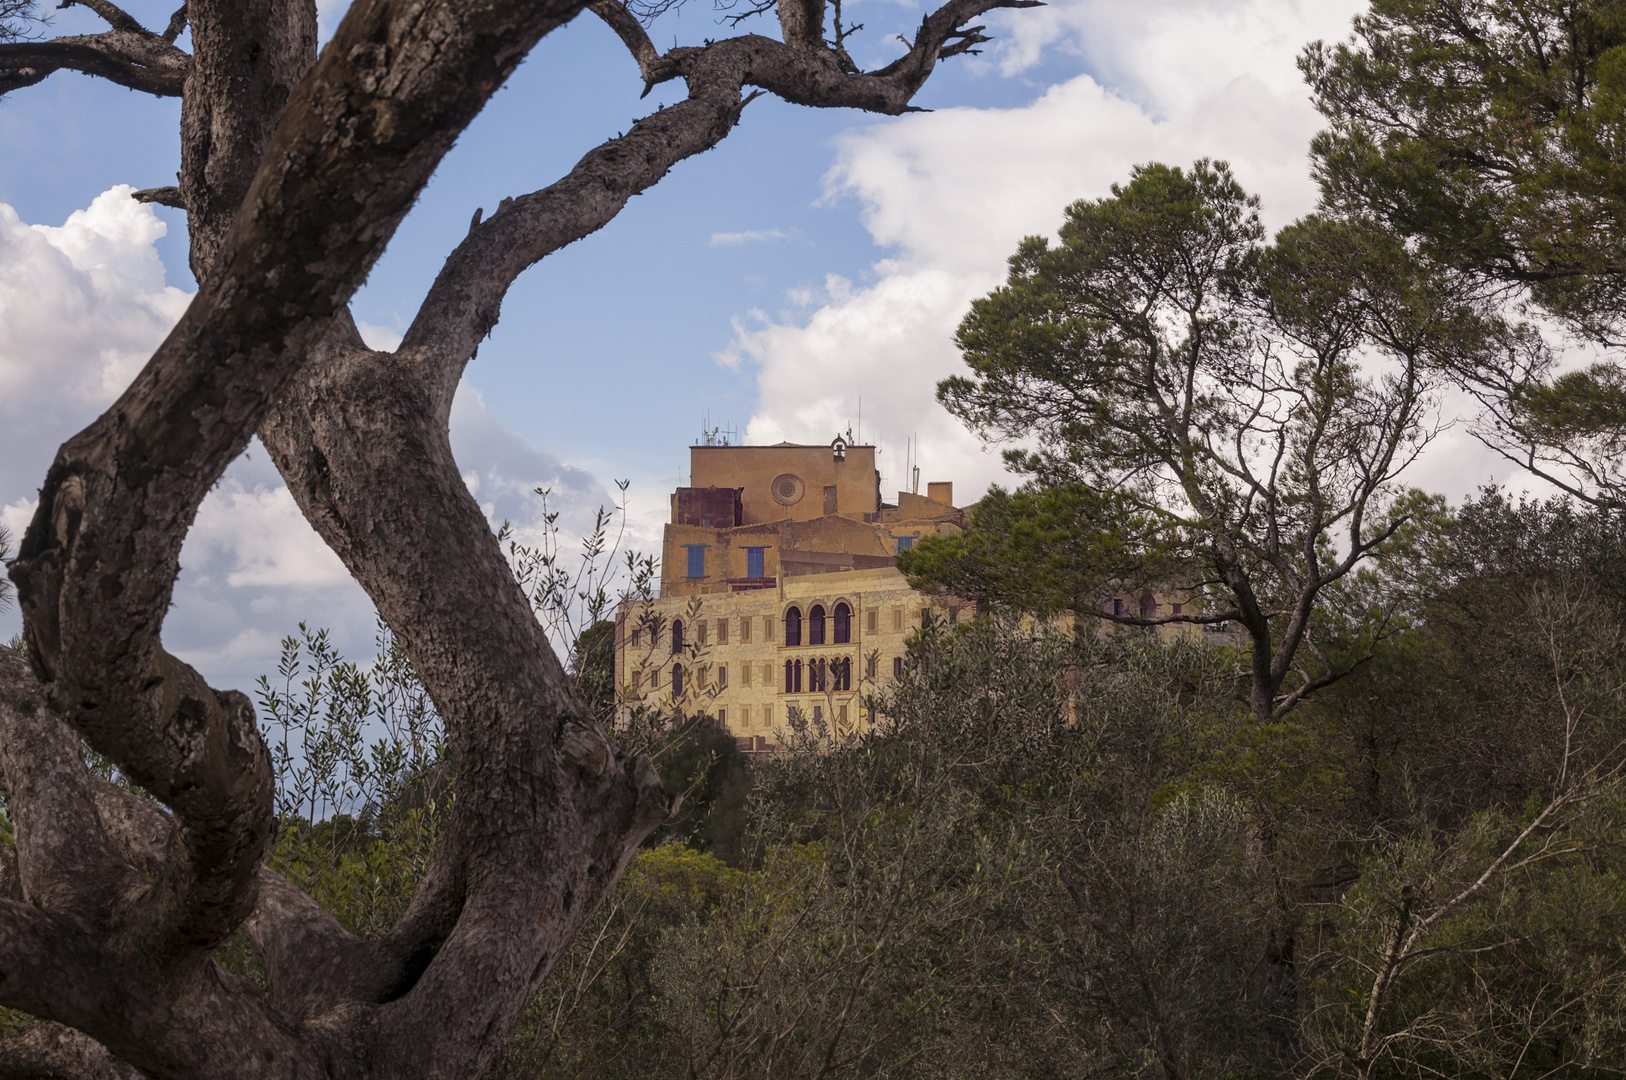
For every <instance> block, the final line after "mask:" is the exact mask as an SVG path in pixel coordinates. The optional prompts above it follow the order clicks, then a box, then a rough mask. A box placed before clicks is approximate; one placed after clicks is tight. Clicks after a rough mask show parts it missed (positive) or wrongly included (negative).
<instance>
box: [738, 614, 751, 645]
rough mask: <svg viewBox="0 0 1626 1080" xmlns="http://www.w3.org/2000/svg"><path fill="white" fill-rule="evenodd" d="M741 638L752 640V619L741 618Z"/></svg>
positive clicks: (742, 639)
mask: <svg viewBox="0 0 1626 1080" xmlns="http://www.w3.org/2000/svg"><path fill="white" fill-rule="evenodd" d="M740 640H741V641H750V640H751V620H750V619H741V620H740Z"/></svg>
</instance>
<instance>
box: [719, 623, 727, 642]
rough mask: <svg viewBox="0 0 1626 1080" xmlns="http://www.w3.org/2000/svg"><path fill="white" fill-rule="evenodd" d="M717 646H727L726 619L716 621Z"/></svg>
mask: <svg viewBox="0 0 1626 1080" xmlns="http://www.w3.org/2000/svg"><path fill="white" fill-rule="evenodd" d="M717 644H719V645H727V644H728V620H727V619H718V620H717Z"/></svg>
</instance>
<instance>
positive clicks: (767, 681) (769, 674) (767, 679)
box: [762, 664, 773, 686]
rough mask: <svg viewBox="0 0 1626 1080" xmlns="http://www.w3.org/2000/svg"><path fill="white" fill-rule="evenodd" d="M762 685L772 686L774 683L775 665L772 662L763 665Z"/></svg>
mask: <svg viewBox="0 0 1626 1080" xmlns="http://www.w3.org/2000/svg"><path fill="white" fill-rule="evenodd" d="M762 685H763V686H772V685H773V665H772V664H763V665H762Z"/></svg>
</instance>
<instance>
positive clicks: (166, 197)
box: [130, 185, 186, 210]
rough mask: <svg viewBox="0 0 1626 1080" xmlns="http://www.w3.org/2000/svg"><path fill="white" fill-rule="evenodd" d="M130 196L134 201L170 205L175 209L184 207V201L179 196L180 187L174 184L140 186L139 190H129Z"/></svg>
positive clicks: (183, 208)
mask: <svg viewBox="0 0 1626 1080" xmlns="http://www.w3.org/2000/svg"><path fill="white" fill-rule="evenodd" d="M130 197H131V198H132V199H134V200H135V201H136V202H144V203H157V204H158V205H159V206H172V207H174V208H175V209H177V210H185V209H186V201H185V200H184V199H182V198H181V189H180V188H178V187H176V186H174V185H170V186H169V187H155V188H142V189H141V190H140V191H135V192H131V193H130Z"/></svg>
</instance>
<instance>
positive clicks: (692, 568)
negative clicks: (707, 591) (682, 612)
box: [682, 544, 768, 578]
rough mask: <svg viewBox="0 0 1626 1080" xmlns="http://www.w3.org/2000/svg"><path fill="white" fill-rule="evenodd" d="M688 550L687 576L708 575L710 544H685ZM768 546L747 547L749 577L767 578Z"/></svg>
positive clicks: (747, 575) (746, 565)
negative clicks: (707, 565)
mask: <svg viewBox="0 0 1626 1080" xmlns="http://www.w3.org/2000/svg"><path fill="white" fill-rule="evenodd" d="M682 546H683V548H684V549H685V550H686V551H687V552H688V555H689V560H688V561H689V565H688V567H687V570H688V573H687V574H686V575H685V576H686V577H692V578H703V577H705V576H706V549H707V548H708V547H710V546H711V545H710V544H684V545H682ZM767 550H768V549H767V548H766V547H748V548H746V549H745V576H746V577H748V578H765V577H767V576H768V575H767V572H766V570H765V568H764V564H765V562H766V559H765V558H764V553H765V552H766V551H767Z"/></svg>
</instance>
